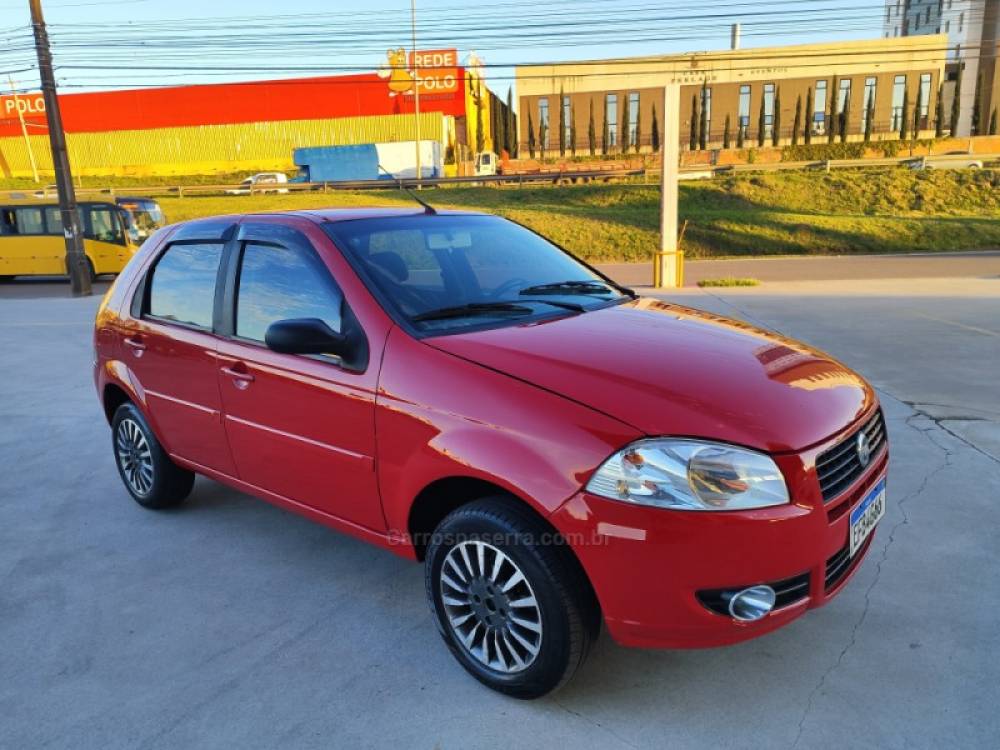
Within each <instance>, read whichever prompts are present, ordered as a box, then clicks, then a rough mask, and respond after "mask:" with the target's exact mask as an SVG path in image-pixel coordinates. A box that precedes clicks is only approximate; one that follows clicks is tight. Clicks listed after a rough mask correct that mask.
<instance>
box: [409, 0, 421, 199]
mask: <svg viewBox="0 0 1000 750" xmlns="http://www.w3.org/2000/svg"><path fill="white" fill-rule="evenodd" d="M410 30H411V31H412V32H413V124H414V126H415V128H416V134H417V190H419V189H420V179H421V178H422V177H423V172H422V171H421V169H420V66H419V65H418V64H417V0H410Z"/></svg>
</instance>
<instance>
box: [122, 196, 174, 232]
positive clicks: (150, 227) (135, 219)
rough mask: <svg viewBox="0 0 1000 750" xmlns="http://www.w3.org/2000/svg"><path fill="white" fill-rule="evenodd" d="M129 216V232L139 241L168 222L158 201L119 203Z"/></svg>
mask: <svg viewBox="0 0 1000 750" xmlns="http://www.w3.org/2000/svg"><path fill="white" fill-rule="evenodd" d="M119 206H121V208H123V209H124V210H125V213H126V215H127V216H128V225H129V233H130V234H131V235H132V238H133V239H134V240H136V241H138V242H143V241H144V240H145V239H146V238H147V237H149V235H151V234H152V233H153V232H155V231H156V230H157V229H159V228H160V227H162V226H164V225H165V224H166V220H165V219H164V216H163V210H162V209H161V208H160V204H159V203H157V202H156V201H129V202H127V203H126V202H123V203H119Z"/></svg>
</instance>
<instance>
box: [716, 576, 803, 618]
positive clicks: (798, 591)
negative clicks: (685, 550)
mask: <svg viewBox="0 0 1000 750" xmlns="http://www.w3.org/2000/svg"><path fill="white" fill-rule="evenodd" d="M759 585H761V584H758V583H751V584H747V585H746V586H731V587H729V588H727V589H706V590H704V591H699V592H698V601H700V602H701V603H702V605H703V606H705V607H707V608H708V609H710V610H712V611H713V612H715V613H716V614H719V615H725V616H726V617H729V600H730V599H732V597H733V595H734V594H737V593H739V592H740V591H742V590H743V589H748V588H750V587H751V586H759ZM764 585H766V586H770V587H771V588H772V589H774V594H775V597H774V608H775V609H781V608H782V607H787V606H788V605H789V604H795V603H796V602H799V601H802V600H803V599H805V598H806V597H807V596H809V574H808V573H802V574H801V575H797V576H793V577H792V578H786V579H784V580H782V581H771V582H767V583H765V584H764Z"/></svg>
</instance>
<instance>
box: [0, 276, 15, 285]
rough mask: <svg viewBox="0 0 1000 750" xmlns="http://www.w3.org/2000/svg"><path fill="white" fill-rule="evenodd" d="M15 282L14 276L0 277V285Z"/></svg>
mask: <svg viewBox="0 0 1000 750" xmlns="http://www.w3.org/2000/svg"><path fill="white" fill-rule="evenodd" d="M13 280H14V277H13V276H0V284H9V283H10V282H12V281H13Z"/></svg>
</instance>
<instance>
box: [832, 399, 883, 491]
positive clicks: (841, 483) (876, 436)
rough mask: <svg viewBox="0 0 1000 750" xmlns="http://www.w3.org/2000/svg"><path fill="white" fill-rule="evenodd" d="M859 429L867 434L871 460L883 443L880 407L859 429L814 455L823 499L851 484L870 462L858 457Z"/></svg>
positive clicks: (877, 453)
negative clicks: (864, 464) (831, 446)
mask: <svg viewBox="0 0 1000 750" xmlns="http://www.w3.org/2000/svg"><path fill="white" fill-rule="evenodd" d="M862 431H863V432H864V433H865V434H866V435H867V436H868V444H869V446H871V459H872V460H873V459H875V458H877V457H878V455H879V453H881V452H882V447H883V446H884V445H885V420H884V419H883V418H882V411H881V410H879V411H877V412H876V413H875V416H874V417H872V418H871V419H870V420H868V423H867V424H865V425H864V426H863V427H862V428H861V429H859V430H857V431H855V432H853V433H851V435H849V436H848V437H847V438H845V439H844V440H842V441H841V442H839V443H838V444H837V445H835V446H834V447H833V448H831V449H830V450H828V451H826V452H825V453H822V454H821V455H820V457H819V458H818V459H816V476H817V478H818V479H819V487H820V490H821V491H822V493H823V501H824V502H827V503H828V502H830V501H831V500H833V499H834V498H836V497H837V496H838V495H839V494H840V493H841V492H843V491H844V490H846V489H847V488H848V487H850V486H851V485H852V484H854V482H855V480H856V479H857V478H858V477H860V476H861V475H862V474H863V473H864V472H865V469H866V468H868V466H870V465H871V460H869V463H868V464H867V465H866V466H862V465H861V459H860V458H858V449H857V444H858V442H857V441H858V433H860V432H862Z"/></svg>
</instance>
